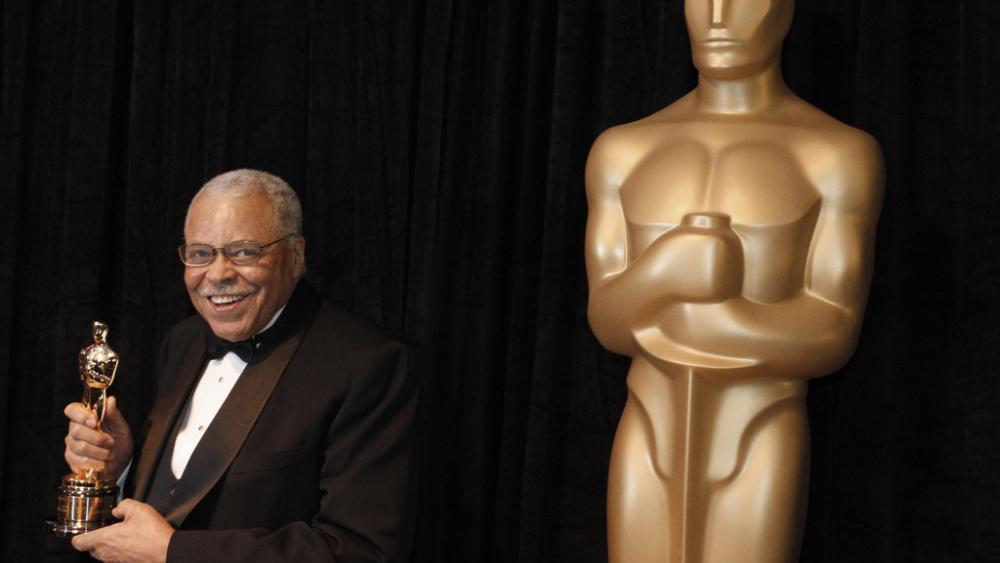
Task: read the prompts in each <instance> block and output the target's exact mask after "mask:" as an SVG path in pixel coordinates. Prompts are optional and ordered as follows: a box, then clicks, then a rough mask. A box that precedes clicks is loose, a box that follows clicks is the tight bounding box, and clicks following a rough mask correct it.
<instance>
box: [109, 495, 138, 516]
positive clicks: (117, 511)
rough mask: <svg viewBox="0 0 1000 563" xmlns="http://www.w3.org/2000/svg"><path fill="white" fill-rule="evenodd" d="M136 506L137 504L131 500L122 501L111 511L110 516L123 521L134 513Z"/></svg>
mask: <svg viewBox="0 0 1000 563" xmlns="http://www.w3.org/2000/svg"><path fill="white" fill-rule="evenodd" d="M138 504H139V503H138V502H136V501H134V500H132V499H124V500H122V501H121V502H119V503H118V506H116V507H114V508H113V509H111V515H112V516H114V517H115V518H117V519H119V520H124V519H126V518H128V517H129V515H131V514H132V513H133V512H135V510H136V508H137V506H138Z"/></svg>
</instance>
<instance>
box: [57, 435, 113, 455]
mask: <svg viewBox="0 0 1000 563" xmlns="http://www.w3.org/2000/svg"><path fill="white" fill-rule="evenodd" d="M66 451H68V452H69V453H72V454H75V455H78V456H80V457H87V458H90V459H95V460H98V461H111V460H112V459H114V455H113V454H112V453H111V452H112V451H113V450H110V449H108V448H102V447H100V446H95V445H93V444H88V443H87V442H80V441H77V440H73V439H72V438H71V437H68V436H67V437H66Z"/></svg>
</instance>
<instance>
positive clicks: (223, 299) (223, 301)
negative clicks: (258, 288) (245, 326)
mask: <svg viewBox="0 0 1000 563" xmlns="http://www.w3.org/2000/svg"><path fill="white" fill-rule="evenodd" d="M244 297H246V295H213V296H211V297H209V298H208V300H209V301H211V302H212V303H213V304H215V305H228V304H230V303H236V302H237V301H239V300H241V299H243V298H244Z"/></svg>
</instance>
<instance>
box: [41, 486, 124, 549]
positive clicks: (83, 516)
mask: <svg viewBox="0 0 1000 563" xmlns="http://www.w3.org/2000/svg"><path fill="white" fill-rule="evenodd" d="M117 505H118V485H116V484H115V482H114V481H112V480H110V479H100V478H96V477H86V476H81V475H73V474H70V475H66V476H65V477H63V480H62V485H61V486H60V487H59V506H58V509H57V512H58V514H57V516H56V519H55V520H54V521H53V520H49V521H47V522H46V526H47V527H48V530H49V533H50V534H52V535H54V536H59V537H64V538H65V537H72V536H75V535H77V534H85V533H87V532H92V531H94V530H96V529H98V528H103V527H104V526H107V525H108V524H114V523H115V522H117V519H116V518H115V517H114V516H112V514H111V511H112V510H114V508H115V506H117Z"/></svg>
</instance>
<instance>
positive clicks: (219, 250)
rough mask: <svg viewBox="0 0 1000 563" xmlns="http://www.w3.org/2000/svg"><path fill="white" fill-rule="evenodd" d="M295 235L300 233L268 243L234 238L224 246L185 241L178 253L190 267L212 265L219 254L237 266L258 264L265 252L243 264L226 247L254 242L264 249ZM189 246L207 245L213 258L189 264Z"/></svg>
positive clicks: (179, 247) (182, 261)
mask: <svg viewBox="0 0 1000 563" xmlns="http://www.w3.org/2000/svg"><path fill="white" fill-rule="evenodd" d="M295 236H299V234H298V233H288V234H287V235H285V236H283V237H281V238H279V239H277V240H272V241H271V242H269V243H267V244H263V243H261V242H259V241H256V240H234V241H230V242H227V243H226V244H224V245H222V246H212V245H210V244H208V243H205V242H185V243H183V244H181V245H180V246H178V247H177V254H178V255H179V256H180V259H181V263H182V264H184V265H185V266H187V267H188V268H204V267H206V266H211V265H212V263H213V262H215V257H216V256H218V255H219V254H221V255H223V256H225V257H226V260H229V261H230V262H232V263H233V264H236V265H237V266H249V265H251V264H256V263H257V262H258V261H259V260H260V259H261V258H263V257H264V256H265V254H264V253H261V254H260V255H258V256H257V257H256V258H254V260H253V261H252V262H246V263H243V264H241V263H239V262H237V261H236V260H233V258H232V257H231V256H230V255H229V254H228V253H227V252H226V247H227V246H230V245H233V244H241V243H248V242H252V243H254V244H256V245H258V246H259V247H260V250H264V249H265V248H267V247H269V246H272V245H275V244H278V243H279V242H281V241H283V240H285V239H288V238H291V237H295ZM188 246H205V247H208V248H209V249H211V250H212V259H211V260H209V261H208V262H205V263H204V264H189V263H188V262H187V261H185V260H184V249H185V248H187V247H188Z"/></svg>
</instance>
